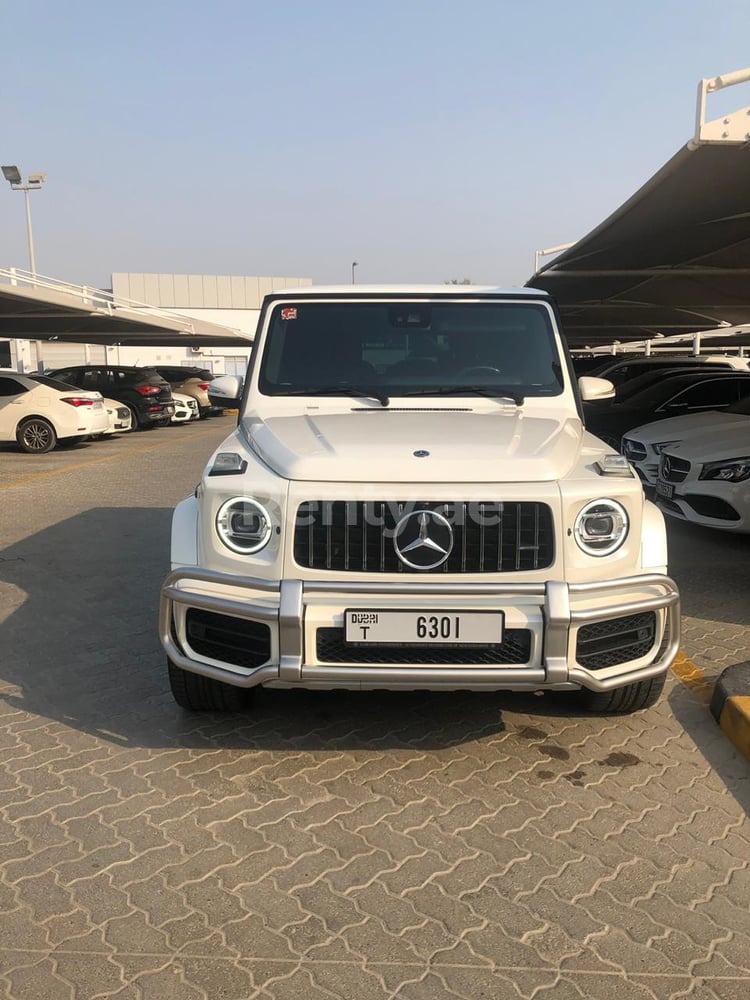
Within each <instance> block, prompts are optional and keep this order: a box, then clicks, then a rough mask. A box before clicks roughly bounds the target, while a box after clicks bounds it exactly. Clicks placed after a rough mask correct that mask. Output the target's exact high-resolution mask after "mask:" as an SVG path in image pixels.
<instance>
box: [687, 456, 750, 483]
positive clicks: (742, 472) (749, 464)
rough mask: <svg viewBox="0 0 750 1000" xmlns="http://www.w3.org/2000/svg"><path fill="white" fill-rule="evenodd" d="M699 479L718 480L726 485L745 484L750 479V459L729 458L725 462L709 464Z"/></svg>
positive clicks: (704, 467)
mask: <svg viewBox="0 0 750 1000" xmlns="http://www.w3.org/2000/svg"><path fill="white" fill-rule="evenodd" d="M698 478H699V479H718V480H720V481H721V482H724V483H744V481H745V480H746V479H750V458H728V459H725V460H724V461H723V462H707V463H706V464H705V465H704V466H703V468H702V469H701V474H700V476H698Z"/></svg>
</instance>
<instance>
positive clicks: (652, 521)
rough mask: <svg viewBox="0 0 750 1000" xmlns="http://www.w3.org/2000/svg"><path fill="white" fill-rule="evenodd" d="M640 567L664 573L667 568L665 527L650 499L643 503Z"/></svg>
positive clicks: (660, 515)
mask: <svg viewBox="0 0 750 1000" xmlns="http://www.w3.org/2000/svg"><path fill="white" fill-rule="evenodd" d="M641 569H643V570H647V571H649V572H652V573H665V572H666V569H667V527H666V524H665V522H664V515H663V514H662V512H661V511H660V510H659V508H658V507H657V506H656V504H655V503H652V502H651V501H650V500H645V501H644V504H643V526H642V534H641Z"/></svg>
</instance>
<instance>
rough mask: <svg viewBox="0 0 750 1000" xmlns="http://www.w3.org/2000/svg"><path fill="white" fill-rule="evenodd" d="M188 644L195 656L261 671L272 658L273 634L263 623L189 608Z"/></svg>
mask: <svg viewBox="0 0 750 1000" xmlns="http://www.w3.org/2000/svg"><path fill="white" fill-rule="evenodd" d="M186 629H187V640H188V642H189V643H190V646H191V648H192V649H193V651H194V652H196V653H198V654H199V655H200V656H207V657H209V658H210V659H212V660H220V661H222V662H224V663H233V664H234V665H235V666H237V667H259V666H260V665H261V664H262V663H265V662H266V660H268V659H269V657H270V656H271V630H270V629H269V627H268V625H264V624H263V623H262V622H254V621H247V620H245V619H242V618H232V616H231V615H218V614H215V613H214V612H213V611H203V610H201V609H199V608H188V611H187V616H186Z"/></svg>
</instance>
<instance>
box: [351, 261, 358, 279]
mask: <svg viewBox="0 0 750 1000" xmlns="http://www.w3.org/2000/svg"><path fill="white" fill-rule="evenodd" d="M355 267H359V262H358V261H356V260H353V261H352V284H354V268H355Z"/></svg>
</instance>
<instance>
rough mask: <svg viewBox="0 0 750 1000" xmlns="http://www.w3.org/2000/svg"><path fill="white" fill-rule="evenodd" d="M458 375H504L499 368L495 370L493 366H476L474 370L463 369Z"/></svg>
mask: <svg viewBox="0 0 750 1000" xmlns="http://www.w3.org/2000/svg"><path fill="white" fill-rule="evenodd" d="M457 374H458V375H488V374H489V375H502V374H503V373H502V372H501V371H500V369H499V368H493V367H492V366H491V365H474V366H473V367H472V368H462V369H461V371H459V372H457Z"/></svg>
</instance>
